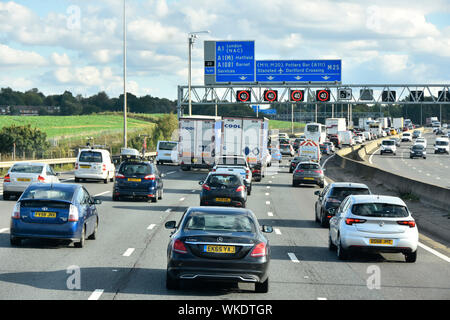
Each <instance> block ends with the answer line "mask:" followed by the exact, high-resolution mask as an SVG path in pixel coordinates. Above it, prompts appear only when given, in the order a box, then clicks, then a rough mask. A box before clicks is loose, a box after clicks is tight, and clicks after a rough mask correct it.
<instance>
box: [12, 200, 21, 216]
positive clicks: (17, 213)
mask: <svg viewBox="0 0 450 320" xmlns="http://www.w3.org/2000/svg"><path fill="white" fill-rule="evenodd" d="M11 218H13V219H20V202H16V205H15V206H14V209H13V212H12V215H11Z"/></svg>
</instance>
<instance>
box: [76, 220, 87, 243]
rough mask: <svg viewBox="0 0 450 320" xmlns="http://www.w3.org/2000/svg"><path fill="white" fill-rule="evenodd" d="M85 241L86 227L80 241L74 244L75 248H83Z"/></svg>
mask: <svg viewBox="0 0 450 320" xmlns="http://www.w3.org/2000/svg"><path fill="white" fill-rule="evenodd" d="M85 241H86V225H84V226H83V230H82V231H81V237H80V241H79V242H75V243H74V245H75V248H83V247H84V243H85Z"/></svg>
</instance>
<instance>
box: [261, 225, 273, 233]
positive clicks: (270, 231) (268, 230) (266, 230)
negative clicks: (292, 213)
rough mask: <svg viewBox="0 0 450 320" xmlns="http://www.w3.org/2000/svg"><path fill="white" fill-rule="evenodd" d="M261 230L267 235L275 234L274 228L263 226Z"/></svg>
mask: <svg viewBox="0 0 450 320" xmlns="http://www.w3.org/2000/svg"><path fill="white" fill-rule="evenodd" d="M261 230H262V232H265V233H272V232H273V228H272V226H265V225H264V226H262V228H261Z"/></svg>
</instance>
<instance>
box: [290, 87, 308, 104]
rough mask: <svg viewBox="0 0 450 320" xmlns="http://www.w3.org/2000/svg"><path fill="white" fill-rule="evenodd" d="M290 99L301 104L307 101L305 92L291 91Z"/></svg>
mask: <svg viewBox="0 0 450 320" xmlns="http://www.w3.org/2000/svg"><path fill="white" fill-rule="evenodd" d="M289 99H290V101H292V102H301V101H303V100H305V90H290V91H289Z"/></svg>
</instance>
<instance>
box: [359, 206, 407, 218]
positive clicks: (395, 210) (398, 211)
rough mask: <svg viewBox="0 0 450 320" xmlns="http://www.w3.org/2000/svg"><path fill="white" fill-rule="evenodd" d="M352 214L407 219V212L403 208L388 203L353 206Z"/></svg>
mask: <svg viewBox="0 0 450 320" xmlns="http://www.w3.org/2000/svg"><path fill="white" fill-rule="evenodd" d="M352 213H353V214H354V215H357V216H365V217H380V218H381V217H386V218H403V217H408V216H409V214H408V210H407V209H406V207H404V206H400V205H395V204H388V203H360V204H354V205H353V207H352Z"/></svg>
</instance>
